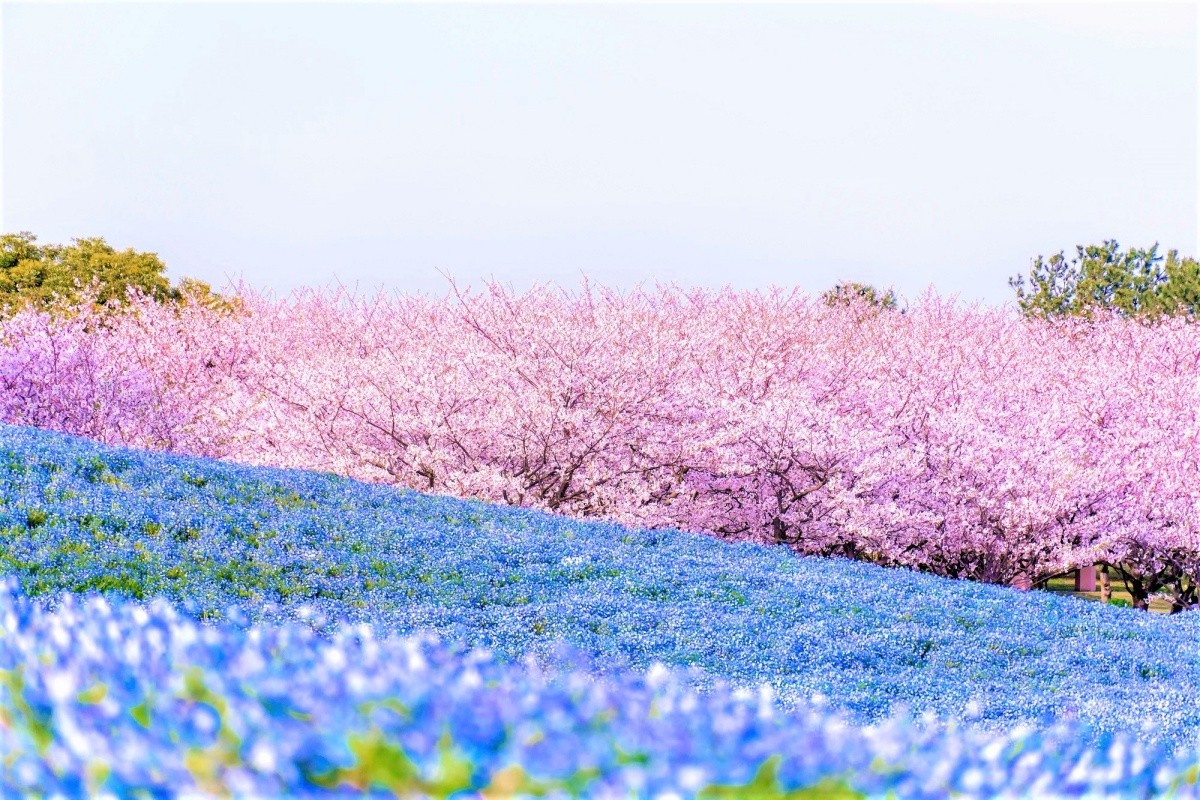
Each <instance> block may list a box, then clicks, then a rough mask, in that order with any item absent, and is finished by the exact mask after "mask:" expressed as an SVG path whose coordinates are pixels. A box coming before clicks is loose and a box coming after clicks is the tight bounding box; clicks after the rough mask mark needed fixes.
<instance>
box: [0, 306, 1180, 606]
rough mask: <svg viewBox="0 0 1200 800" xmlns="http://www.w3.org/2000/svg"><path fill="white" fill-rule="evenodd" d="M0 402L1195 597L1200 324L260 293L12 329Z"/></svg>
mask: <svg viewBox="0 0 1200 800" xmlns="http://www.w3.org/2000/svg"><path fill="white" fill-rule="evenodd" d="M0 419H4V420H7V421H10V422H14V423H19V424H29V425H37V426H40V427H49V428H56V429H59V430H63V431H67V432H71V433H77V434H83V435H86V436H89V437H93V438H96V439H99V440H102V441H105V442H109V443H124V444H132V445H137V446H142V447H151V448H163V449H168V450H173V451H177V452H186V453H191V454H196V455H207V456H216V457H222V458H231V459H235V460H240V461H245V462H249V463H256V464H262V465H273V466H285V467H301V468H316V469H321V470H327V471H331V472H336V473H339V474H342V475H346V476H350V477H355V478H360V479H366V480H371V481H382V482H387V483H392V484H398V485H402V486H406V487H409V488H414V489H420V490H424V491H432V492H437V493H445V494H452V495H456V496H460V497H470V498H475V499H481V500H485V501H490V502H505V503H510V504H519V505H524V506H530V507H535V508H541V509H546V510H552V511H556V512H559V513H563V514H568V515H571V516H576V517H600V518H604V519H609V520H613V521H617V522H622V523H625V524H630V525H638V526H643V527H669V528H679V529H684V530H693V531H704V532H709V533H714V534H718V535H720V536H723V537H726V538H736V539H747V540H751V541H765V542H786V543H788V544H790V545H792V546H793V547H795V548H796V549H797V550H798V551H800V552H803V553H809V554H822V555H832V554H837V555H846V556H850V557H854V558H860V559H866V560H871V561H874V562H876V563H879V564H884V565H901V566H909V567H913V568H916V569H919V570H922V571H928V572H932V573H934V574H938V575H944V576H949V577H962V578H971V579H975V580H981V581H986V582H995V583H1008V582H1010V581H1013V580H1020V579H1030V580H1033V581H1038V580H1040V579H1042V578H1045V577H1047V576H1050V575H1054V574H1057V573H1060V572H1062V571H1065V570H1068V569H1071V568H1075V567H1078V566H1083V565H1090V564H1092V563H1097V562H1102V563H1109V564H1112V565H1114V567H1116V566H1119V567H1120V569H1122V570H1124V573H1123V575H1122V577H1126V578H1128V580H1129V581H1130V589H1131V592H1132V594H1133V596H1134V598H1135V601H1137V602H1138V603H1139V604H1144V603H1145V601H1146V599H1147V598H1148V597H1149V596H1150V595H1152V594H1154V593H1156V592H1164V593H1167V594H1169V595H1170V596H1171V599H1172V600H1173V602H1174V607H1175V608H1176V609H1183V608H1188V607H1191V606H1193V605H1195V604H1196V603H1197V594H1196V589H1197V581H1198V580H1200V489H1198V488H1197V486H1196V482H1195V480H1194V475H1195V474H1197V471H1198V469H1200V328H1197V327H1196V326H1194V325H1189V324H1187V323H1186V322H1184V321H1182V320H1178V319H1175V320H1168V321H1164V322H1162V323H1161V324H1157V325H1153V326H1150V325H1146V324H1143V323H1141V322H1137V321H1131V320H1123V319H1118V318H1112V319H1100V320H1081V319H1071V320H1067V321H1061V322H1048V321H1044V320H1030V319H1023V318H1020V317H1018V316H1017V315H1016V314H1015V313H1014V312H1005V311H997V310H980V309H969V308H959V307H956V306H954V305H953V304H951V303H947V302H944V301H941V300H939V299H937V298H936V297H932V296H930V297H927V298H924V299H923V300H921V301H920V302H919V303H917V304H916V305H915V306H914V307H912V308H911V309H909V310H908V311H907V312H906V313H898V312H889V311H881V310H879V309H873V308H870V307H868V306H863V305H855V304H853V303H851V304H849V305H846V304H835V305H833V306H830V305H826V304H824V303H821V302H819V301H813V300H811V299H809V298H806V297H803V296H801V295H798V294H784V293H781V292H775V293H765V294H764V293H737V292H732V291H724V292H718V293H712V292H706V291H688V292H685V291H682V290H678V289H661V290H658V291H655V292H642V291H639V292H634V293H631V294H628V295H619V294H616V293H613V292H609V291H604V290H599V291H597V290H591V289H589V290H587V291H585V292H583V293H582V294H579V295H575V296H571V295H567V294H561V293H555V292H553V291H550V290H547V289H536V290H534V291H531V292H529V293H527V294H525V295H522V296H514V295H513V294H511V293H509V292H506V291H504V290H502V289H500V288H498V287H495V286H492V287H489V290H488V291H486V292H484V293H482V294H470V293H457V292H456V293H455V294H452V295H451V296H450V297H448V298H447V299H445V300H438V299H429V298H424V297H397V298H385V297H377V298H373V299H362V298H353V297H346V296H341V295H331V294H319V293H309V294H302V295H297V296H295V297H293V298H291V299H290V300H288V301H272V300H267V299H264V298H262V297H257V296H254V295H253V294H250V293H243V294H242V295H241V296H240V297H238V298H237V300H236V302H234V303H233V304H232V307H231V308H226V309H210V308H206V307H204V306H202V305H200V304H191V305H184V306H183V307H178V308H176V307H164V306H160V305H156V304H154V303H152V302H149V301H145V302H133V303H132V304H131V305H130V306H129V307H128V310H126V311H124V312H120V313H117V312H113V313H109V314H107V315H104V314H101V313H100V312H99V311H97V310H95V309H92V308H85V309H82V310H78V311H76V312H73V313H71V314H66V315H58V316H51V315H49V314H45V313H39V312H35V311H27V312H22V313H20V314H18V315H16V316H14V317H12V318H10V319H7V320H3V321H0Z"/></svg>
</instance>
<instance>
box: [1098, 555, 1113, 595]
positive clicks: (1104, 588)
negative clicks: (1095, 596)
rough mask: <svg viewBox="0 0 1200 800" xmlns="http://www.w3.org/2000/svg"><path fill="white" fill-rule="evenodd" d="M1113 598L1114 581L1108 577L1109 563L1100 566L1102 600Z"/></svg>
mask: <svg viewBox="0 0 1200 800" xmlns="http://www.w3.org/2000/svg"><path fill="white" fill-rule="evenodd" d="M1109 600H1112V582H1111V581H1109V579H1108V564H1105V565H1103V566H1102V567H1100V602H1101V603H1107V602H1108V601H1109Z"/></svg>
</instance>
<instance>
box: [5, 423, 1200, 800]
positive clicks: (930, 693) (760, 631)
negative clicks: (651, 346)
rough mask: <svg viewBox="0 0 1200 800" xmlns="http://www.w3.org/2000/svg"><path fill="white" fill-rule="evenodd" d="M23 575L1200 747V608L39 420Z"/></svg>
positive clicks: (851, 714) (118, 593) (855, 710)
mask: <svg viewBox="0 0 1200 800" xmlns="http://www.w3.org/2000/svg"><path fill="white" fill-rule="evenodd" d="M0 572H3V573H7V574H10V575H13V576H15V577H16V578H18V579H19V581H20V586H21V591H22V593H23V594H25V595H30V596H36V597H41V598H43V599H45V600H47V601H48V602H51V603H55V602H59V601H60V597H61V595H60V593H61V592H62V591H63V590H67V591H70V592H91V591H100V592H105V593H108V594H109V595H112V596H114V597H122V596H123V597H125V598H127V599H132V600H136V599H141V598H147V599H149V598H153V597H159V596H161V597H164V598H166V599H168V600H170V601H171V602H172V603H173V604H174V605H175V606H176V607H177V608H178V609H179V610H180V611H181V612H183V613H185V614H187V615H188V616H190V617H192V618H194V619H200V620H206V621H211V622H217V621H225V622H236V623H238V624H239V625H240V624H243V623H249V624H259V625H272V624H289V623H297V622H304V623H305V624H306V627H308V628H309V629H312V630H315V631H317V632H319V633H323V634H332V633H334V632H335V631H336V630H337V629H338V627H339V626H341V625H343V624H351V625H363V624H365V625H369V626H370V628H371V630H372V631H374V632H375V635H377V636H379V637H381V638H386V637H388V636H393V635H410V634H416V633H419V632H432V633H435V634H436V635H438V636H439V637H440V638H441V639H442V640H444V641H451V642H460V643H463V644H464V645H467V646H480V647H487V648H489V649H490V650H492V651H493V652H494V653H495V654H496V656H497V657H498V658H500V659H504V660H507V661H510V662H513V661H519V660H520V659H522V658H525V657H529V656H532V657H536V658H539V659H543V660H544V661H546V662H547V663H552V662H553V660H554V658H555V653H556V652H557V649H558V648H559V647H560V646H561V645H562V644H563V643H566V644H567V645H569V646H570V647H572V648H574V650H575V651H576V652H578V653H580V654H582V655H583V656H585V657H587V658H589V659H591V660H592V666H591V670H590V671H591V672H592V673H596V674H602V675H603V674H609V675H611V676H615V677H614V679H615V680H624V679H623V678H621V677H620V676H621V675H622V674H623V673H624V672H625V671H629V670H635V671H636V670H645V669H647V668H649V667H650V666H651V665H652V664H654V663H656V662H657V663H663V664H666V665H669V666H671V667H673V668H680V669H688V670H690V671H689V672H688V675H689V680H690V682H691V685H692V686H693V687H695V688H696V689H698V690H709V689H711V688H712V687H713V686H714V685H716V684H717V683H719V682H721V681H728V682H732V684H734V685H735V686H738V687H742V688H754V687H757V686H759V685H761V684H763V683H764V682H765V683H767V684H769V685H770V686H771V687H772V691H773V692H774V693H775V695H776V698H777V699H776V705H777V706H778V707H779V708H780V709H784V710H786V709H795V710H803V709H804V708H807V707H809V705H810V704H811V703H812V702H813V700H814V698H823V702H825V703H826V704H828V706H829V707H830V708H831V709H833V710H834V711H836V712H837V713H838V714H842V715H845V716H846V718H847V720H849V721H850V722H852V723H854V724H859V725H865V724H882V723H884V722H885V721H886V720H888V719H890V718H892V717H893V716H894V715H896V714H899V713H902V712H904V711H907V712H908V713H911V714H913V715H916V716H918V717H919V716H921V715H925V714H932V715H934V716H936V717H937V718H939V719H959V718H962V717H964V716H969V717H970V718H971V719H972V720H973V723H972V724H973V726H974V727H976V728H978V729H979V730H980V731H988V732H991V733H994V734H996V735H1009V734H1010V733H1011V732H1012V731H1013V730H1014V729H1016V728H1018V727H1019V726H1022V725H1025V726H1035V727H1037V728H1038V729H1039V730H1040V729H1043V728H1044V724H1045V722H1046V721H1047V720H1049V719H1061V720H1070V719H1074V720H1076V721H1077V722H1078V723H1079V724H1080V725H1082V726H1083V727H1080V728H1077V729H1073V733H1072V734H1071V736H1073V737H1075V738H1076V739H1078V746H1079V747H1100V746H1102V745H1103V744H1104V742H1108V741H1111V740H1112V737H1113V736H1117V735H1120V736H1128V737H1130V740H1131V741H1136V742H1138V743H1140V744H1139V745H1138V746H1139V747H1143V748H1147V749H1146V752H1147V753H1151V754H1154V753H1157V754H1159V755H1158V756H1156V757H1151V756H1150V755H1147V756H1146V758H1147V759H1148V761H1147V763H1148V764H1159V763H1160V762H1162V763H1167V761H1169V760H1170V759H1169V758H1168V757H1167V755H1165V754H1176V755H1178V756H1179V757H1184V756H1186V755H1187V754H1189V753H1192V754H1193V756H1192V757H1193V758H1194V757H1195V756H1194V753H1195V751H1196V750H1197V744H1198V741H1200V740H1198V737H1200V721H1198V720H1197V718H1196V716H1195V714H1194V706H1195V698H1196V697H1197V696H1200V652H1197V650H1196V648H1195V642H1196V641H1197V640H1200V616H1196V615H1191V614H1186V615H1181V616H1176V617H1161V616H1157V615H1153V616H1152V615H1143V614H1136V613H1134V612H1131V611H1127V610H1122V609H1117V608H1113V607H1109V606H1103V605H1098V604H1093V603H1087V602H1084V601H1080V600H1076V599H1074V598H1062V597H1056V596H1052V595H1049V594H1047V593H1021V592H1015V591H1012V590H1009V589H1006V588H1004V587H997V586H988V585H983V584H973V583H967V582H959V581H949V580H945V579H941V578H937V577H933V576H929V575H924V574H920V573H917V572H912V571H908V570H902V569H901V570H896V569H882V568H879V567H876V566H872V565H868V564H863V563H857V562H853V561H848V560H845V559H827V558H814V557H797V556H795V555H794V554H792V553H790V552H789V551H788V550H787V549H785V548H780V547H766V546H762V545H757V544H752V543H727V542H721V541H718V540H716V539H714V538H712V537H708V536H702V535H697V534H688V533H682V532H677V531H665V530H646V529H631V528H625V527H621V526H619V525H616V524H612V523H604V522H582V521H576V520H571V519H569V518H565V517H561V516H555V515H550V514H546V513H543V512H538V511H533V510H528V509H522V508H513V507H507V506H492V505H486V504H483V503H479V502H475V501H463V500H456V499H452V498H447V497H438V496H429V495H422V494H418V493H415V492H411V491H405V490H397V489H394V488H390V487H385V486H379V485H371V484H365V483H359V482H356V481H352V480H348V479H345V478H341V477H338V476H333V475H325V474H318V473H311V472H302V471H298V470H278V469H270V468H261V467H247V466H239V465H236V464H230V463H226V462H220V461H214V460H208V459H200V458H192V457H184V456H177V455H166V454H155V453H149V452H139V451H134V450H127V449H117V448H111V447H107V446H104V445H99V444H96V443H94V442H90V441H87V440H83V439H76V438H73V437H67V436H63V435H59V434H54V433H48V432H45V431H39V430H36V429H32V428H17V427H12V426H3V425H0ZM31 613H32V612H31ZM72 613H75V612H72ZM122 613H126V612H122ZM129 613H132V612H129ZM39 624H40V623H39ZM230 635H231V636H232V635H233V634H230ZM281 635H282V634H281ZM314 641H315V640H314ZM31 646H32V645H31ZM114 646H115V645H114ZM121 646H122V647H124V645H121ZM230 646H231V647H233V645H230ZM314 646H315V645H314ZM218 649H219V648H218ZM234 649H235V650H236V647H235V648H234ZM89 652H91V651H89ZM139 652H140V651H139ZM97 657H98V656H97ZM214 658H215V655H214ZM0 668H5V669H7V668H8V667H0ZM31 669H32V667H31ZM280 685H281V686H282V685H283V684H280ZM329 691H331V692H332V691H334V690H333V689H330V690H329ZM339 691H340V690H339ZM303 694H304V693H303V692H302V693H301V696H303ZM897 735H899V734H897ZM904 735H905V736H907V735H909V734H904ZM912 735H914V736H915V735H916V733H913V734H912ZM1056 735H1057V734H1056ZM1063 735H1064V736H1065V735H1066V734H1063ZM1056 741H1057V740H1056ZM938 746H939V747H940V746H942V745H938ZM947 746H949V745H947ZM956 746H957V745H956ZM1056 746H1058V745H1056ZM967 749H968V750H970V748H967ZM789 752H790V751H789ZM1069 752H1071V753H1076V752H1077V751H1075V750H1071V751H1069ZM964 757H965V756H964ZM1071 757H1072V758H1073V757H1074V756H1071ZM739 758H740V756H739ZM1164 759H1166V761H1164ZM1048 763H1051V762H1048ZM1052 763H1053V764H1054V765H1055V766H1054V767H1053V768H1054V769H1060V768H1065V767H1064V766H1063V765H1064V764H1066V763H1067V762H1063V761H1053V762H1052ZM1131 769H1132V768H1131ZM1139 769H1141V768H1140V767H1139ZM1146 769H1147V770H1150V772H1147V773H1145V774H1151V773H1153V770H1152V769H1151V768H1150V767H1149V766H1147V767H1146ZM1155 769H1157V767H1155ZM1122 774H1123V775H1124V774H1126V773H1122ZM1130 774H1131V773H1130ZM1138 774H1142V773H1140V772H1139V773H1138ZM1131 779H1132V778H1131ZM1122 780H1124V778H1122ZM1139 780H1140V778H1139Z"/></svg>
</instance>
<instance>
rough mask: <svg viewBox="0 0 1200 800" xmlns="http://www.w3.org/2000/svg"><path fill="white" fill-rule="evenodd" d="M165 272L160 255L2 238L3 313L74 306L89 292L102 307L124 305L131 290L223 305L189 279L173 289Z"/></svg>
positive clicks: (93, 243) (99, 244)
mask: <svg viewBox="0 0 1200 800" xmlns="http://www.w3.org/2000/svg"><path fill="white" fill-rule="evenodd" d="M166 269H167V267H166V265H165V264H164V263H163V262H162V260H161V259H159V257H158V255H157V254H155V253H139V252H137V251H136V250H134V249H133V248H128V249H126V250H116V249H115V248H113V247H112V246H111V245H109V244H108V243H107V242H105V241H104V239H102V238H89V239H74V240H72V243H71V244H69V245H56V244H48V245H39V244H38V243H37V237H36V236H34V235H33V234H32V233H29V232H28V231H22V232H21V233H9V234H4V235H3V236H0V309H7V310H9V311H11V310H13V309H15V308H19V307H21V306H24V305H35V306H38V307H43V308H44V307H48V306H49V305H51V303H53V302H54V301H55V300H56V298H57V299H58V300H65V301H67V302H68V303H72V304H74V303H77V302H78V301H79V297H80V293H81V292H82V291H85V290H88V289H89V288H90V289H93V290H94V291H95V293H96V295H95V300H96V302H98V303H106V302H108V301H110V300H117V301H122V300H124V299H125V297H126V294H127V292H128V291H129V289H130V288H135V289H138V290H140V291H142V292H144V293H145V294H147V295H149V296H150V297H153V298H154V299H155V300H158V301H159V302H179V301H181V300H183V299H184V298H198V299H200V301H201V302H216V301H217V300H218V298H217V296H216V295H214V294H213V293H212V290H211V289H210V288H209V287H208V285H207V284H205V283H203V282H202V281H197V280H193V279H190V278H185V279H184V280H183V281H182V282H181V283H180V285H179V286H177V287H176V286H172V285H171V282H170V281H169V280H168V279H167V276H166V274H165V273H166Z"/></svg>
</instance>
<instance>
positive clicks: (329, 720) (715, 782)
mask: <svg viewBox="0 0 1200 800" xmlns="http://www.w3.org/2000/svg"><path fill="white" fill-rule="evenodd" d="M0 634H2V635H0V701H2V702H0V764H2V765H3V769H0V791H4V792H6V793H8V792H11V793H14V794H25V793H28V792H36V793H38V794H55V793H62V794H66V795H69V796H80V795H96V794H99V793H101V792H104V793H110V792H111V793H115V794H117V795H122V796H123V795H130V794H135V793H138V792H139V791H151V792H154V793H156V794H163V793H168V794H176V793H180V792H196V791H202V792H204V793H212V794H221V793H226V792H233V793H235V794H237V795H252V796H267V795H278V794H284V793H286V794H288V795H291V796H295V795H307V794H312V793H315V792H325V791H329V790H342V791H347V790H373V791H375V792H379V793H383V794H387V795H396V796H425V797H450V796H452V795H455V796H467V795H468V793H469V794H470V795H471V796H483V797H509V796H512V795H513V794H514V793H515V794H525V795H538V796H546V795H547V794H549V795H550V796H560V797H566V796H580V795H585V796H588V797H613V798H617V797H628V796H630V795H631V794H633V795H637V796H647V797H649V796H654V797H664V798H665V797H682V796H698V797H729V796H742V797H744V796H755V797H762V798H769V797H775V798H782V797H785V796H793V795H790V794H788V795H785V794H784V793H785V792H788V791H791V790H795V789H802V788H809V789H813V790H814V794H813V795H811V796H820V797H838V798H853V797H863V796H884V795H887V794H889V793H895V794H898V795H899V796H903V797H912V798H922V797H938V798H940V797H950V796H956V797H982V796H986V797H996V796H1010V797H1018V796H1021V797H1028V796H1035V795H1036V796H1089V797H1149V796H1153V795H1157V794H1161V793H1164V792H1173V793H1174V794H1175V796H1177V797H1181V798H1188V797H1195V796H1197V795H1198V794H1200V792H1198V789H1197V785H1196V769H1195V767H1194V756H1193V757H1192V758H1191V759H1187V758H1179V759H1172V758H1171V757H1169V756H1168V755H1167V754H1166V753H1165V752H1164V751H1162V750H1161V749H1160V748H1154V747H1148V746H1146V745H1144V744H1141V743H1139V742H1136V741H1131V740H1129V739H1126V738H1123V737H1119V736H1118V737H1105V738H1104V740H1103V741H1102V742H1100V743H1099V744H1084V742H1087V741H1088V740H1089V737H1088V736H1086V735H1080V731H1079V730H1078V729H1077V728H1076V726H1073V725H1065V724H1057V725H1051V726H1048V727H1045V728H1043V729H1040V730H1035V729H1025V730H1017V731H1012V732H1009V733H1006V734H995V733H989V732H985V731H980V730H977V729H974V728H972V727H970V726H965V727H963V726H957V725H950V726H948V727H943V728H938V727H936V726H930V725H924V726H922V725H918V724H915V723H914V722H913V721H912V720H906V719H904V718H900V717H897V718H893V719H890V720H888V721H886V722H885V723H883V724H880V725H877V726H872V727H869V728H859V727H855V726H853V725H850V724H848V723H847V722H846V721H845V720H843V719H841V718H840V717H839V716H838V715H837V714H835V713H830V712H829V711H827V710H824V709H821V708H816V707H811V706H810V707H807V708H803V709H799V708H798V709H792V710H791V711H787V712H784V711H781V710H780V709H778V708H777V707H776V706H775V705H774V704H773V702H772V700H771V695H770V692H769V691H765V690H763V691H759V692H757V693H755V692H745V691H739V690H735V689H732V688H731V687H729V686H727V685H723V684H721V685H717V686H714V687H712V688H710V689H709V690H708V691H705V692H703V693H701V692H697V691H696V690H695V689H694V688H693V687H692V686H690V685H689V682H688V681H687V680H686V679H685V676H683V675H682V674H680V673H678V672H677V671H672V670H668V669H665V668H662V667H658V668H655V669H652V670H650V671H649V672H648V673H647V674H645V675H641V674H637V673H634V672H630V671H619V672H610V673H609V674H608V675H606V676H604V677H600V678H596V677H594V676H593V675H592V674H591V673H590V672H589V671H588V670H587V669H586V665H585V664H582V663H581V662H580V660H579V659H578V657H573V656H572V655H571V654H570V653H566V652H564V653H561V654H560V655H559V659H558V663H556V664H555V665H554V666H553V667H551V668H546V667H545V666H544V665H541V664H538V663H537V662H534V661H527V662H526V663H523V664H521V663H512V662H506V661H502V660H498V659H496V658H494V657H493V656H491V655H490V654H488V653H487V652H486V651H479V650H465V649H463V648H458V647H448V646H445V645H440V644H437V643H436V642H432V641H430V640H429V639H427V638H412V637H410V638H383V639H380V638H377V637H376V636H375V634H374V633H373V632H372V630H371V628H370V627H369V626H365V625H359V626H354V627H345V628H342V629H341V630H340V631H339V632H338V633H337V634H336V635H334V636H332V637H328V638H322V637H318V636H317V635H315V634H314V633H313V632H312V631H311V630H310V629H308V628H304V627H301V626H296V625H290V626H281V627H270V628H260V627H254V628H249V629H246V628H241V627H236V626H234V625H232V624H221V625H217V626H199V625H197V624H196V623H195V622H193V621H191V620H188V619H186V618H181V617H180V616H178V615H177V614H176V613H175V612H174V611H172V609H171V608H170V607H169V606H168V605H166V604H165V603H163V602H162V601H156V602H154V603H152V604H150V605H149V606H144V605H139V604H135V603H131V602H127V601H118V602H115V603H110V602H105V601H103V600H92V601H90V602H86V603H78V602H75V601H74V599H73V596H70V595H68V596H67V597H65V598H63V599H62V600H61V601H60V602H59V603H58V606H57V608H55V609H53V610H48V609H47V608H46V607H45V606H44V605H43V604H39V603H36V602H31V601H30V600H29V599H28V598H24V597H21V596H20V595H18V594H14V593H13V591H12V585H11V583H10V584H9V585H8V586H5V587H0ZM818 791H819V793H817V792H818Z"/></svg>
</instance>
